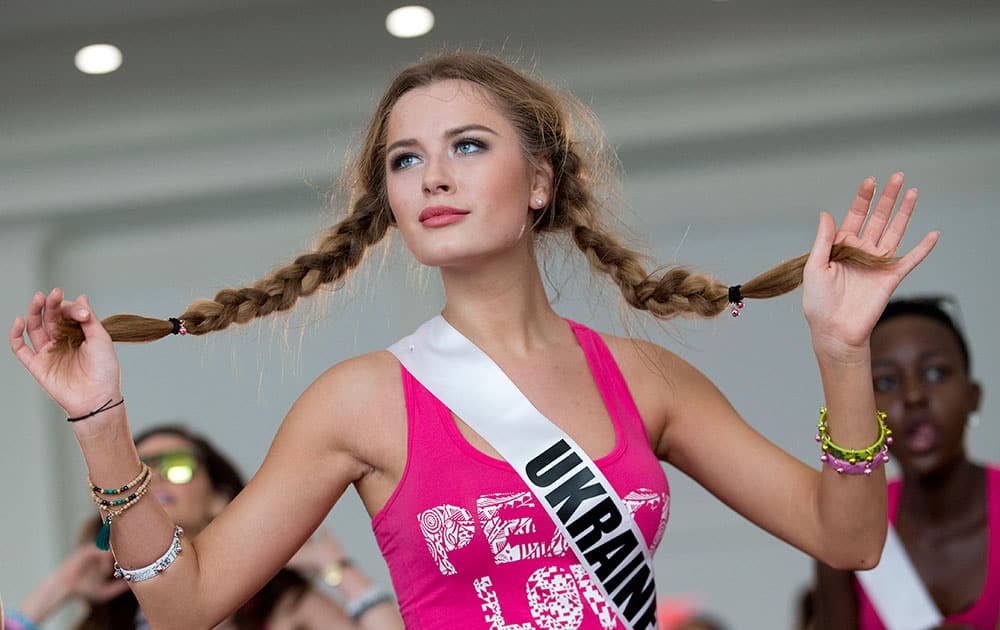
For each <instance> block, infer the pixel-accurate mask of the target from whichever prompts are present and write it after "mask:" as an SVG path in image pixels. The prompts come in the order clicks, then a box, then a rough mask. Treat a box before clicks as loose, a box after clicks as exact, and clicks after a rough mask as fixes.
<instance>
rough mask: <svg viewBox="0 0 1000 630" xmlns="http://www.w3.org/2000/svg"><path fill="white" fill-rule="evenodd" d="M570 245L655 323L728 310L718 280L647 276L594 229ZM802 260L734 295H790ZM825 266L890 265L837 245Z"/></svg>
mask: <svg viewBox="0 0 1000 630" xmlns="http://www.w3.org/2000/svg"><path fill="white" fill-rule="evenodd" d="M573 240H574V242H575V243H576V245H577V247H579V248H580V250H581V251H583V252H584V253H585V254H586V256H587V258H588V260H589V261H590V264H591V266H592V267H593V268H594V269H596V270H597V271H600V272H603V273H606V274H608V275H609V276H610V277H611V279H612V280H613V281H614V282H615V284H616V285H617V286H618V288H619V289H620V291H621V293H622V296H623V297H624V299H625V301H626V302H627V303H628V304H629V305H630V306H632V307H633V308H635V309H638V310H642V311H648V312H649V313H650V314H652V315H653V316H654V317H657V318H659V319H670V318H672V317H677V316H679V315H680V316H684V315H695V316H699V317H706V318H707V317H715V316H716V315H719V314H720V313H722V312H723V311H725V310H726V309H727V307H728V306H729V287H728V286H727V285H725V284H723V283H722V282H720V281H719V280H716V279H715V278H713V277H711V276H709V275H706V274H702V273H697V272H693V271H690V270H688V269H685V268H683V267H671V268H669V269H667V270H665V271H663V272H661V273H654V274H651V273H649V272H647V271H646V269H645V268H644V267H643V265H642V262H641V258H640V256H639V255H638V254H637V253H635V252H634V251H632V250H630V249H628V248H627V247H625V246H623V245H621V244H620V243H619V242H618V241H617V240H616V239H615V238H614V237H612V236H610V235H609V234H607V233H606V232H605V231H603V230H601V229H600V228H597V227H588V226H586V225H580V224H577V225H576V226H575V227H574V228H573ZM808 257H809V256H808V254H803V255H801V256H799V257H797V258H793V259H791V260H786V261H785V262H783V263H781V264H779V265H777V266H775V267H773V268H771V269H769V270H767V271H765V272H764V273H762V274H760V275H758V276H756V277H755V278H753V279H751V280H749V281H747V282H745V283H744V284H742V285H740V293H741V294H742V295H743V297H744V298H746V299H764V298H771V297H776V296H779V295H784V294H785V293H789V292H791V291H793V290H795V289H796V288H797V287H798V286H799V285H801V284H802V271H803V269H804V268H805V264H806V260H807V259H808ZM830 260H831V261H833V262H842V263H845V264H850V265H857V266H859V267H864V268H872V269H881V268H885V267H887V266H889V265H891V264H892V263H893V261H894V260H895V259H894V258H892V257H889V256H876V255H874V254H869V253H868V252H865V251H862V250H860V249H857V248H855V247H849V246H846V245H840V244H838V245H834V246H833V249H832V250H831V252H830Z"/></svg>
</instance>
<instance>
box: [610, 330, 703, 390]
mask: <svg viewBox="0 0 1000 630" xmlns="http://www.w3.org/2000/svg"><path fill="white" fill-rule="evenodd" d="M601 338H602V339H604V343H605V344H607V346H608V349H609V350H611V354H612V355H613V356H614V358H615V362H616V363H617V364H618V367H619V369H620V370H621V371H622V375H623V376H624V377H625V380H626V382H627V383H628V385H629V388H630V389H633V388H642V387H652V388H654V389H656V390H657V391H660V392H661V394H660V395H663V390H664V388H666V389H667V390H675V389H677V387H678V386H680V385H685V386H687V385H691V384H692V381H697V380H699V379H705V376H704V375H703V374H702V373H701V372H699V371H698V370H697V369H696V368H695V367H694V366H692V365H691V364H690V363H688V362H687V361H685V360H684V359H683V358H681V357H680V356H679V355H678V354H676V353H674V352H671V351H670V350H667V349H666V348H664V347H663V346H660V345H658V344H655V343H653V342H651V341H646V340H645V339H637V338H635V337H619V336H616V335H610V334H606V333H601ZM706 380H707V379H706Z"/></svg>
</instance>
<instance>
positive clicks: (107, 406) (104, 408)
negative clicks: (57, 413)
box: [66, 396, 125, 422]
mask: <svg viewBox="0 0 1000 630" xmlns="http://www.w3.org/2000/svg"><path fill="white" fill-rule="evenodd" d="M124 402H125V397H124V396H123V397H122V399H121V400H119V401H118V402H116V403H115V404H113V405H112V404H111V399H110V398H109V399H108V402H106V403H104V404H103V405H101V406H100V407H98V408H97V409H95V410H93V411H91V412H90V413H88V414H86V415H83V416H77V417H76V418H66V422H79V421H80V420H86V419H87V418H90V417H91V416H96V415H97V414H99V413H101V412H102V411H107V410H108V409H114V408H115V407H117V406H118V405H121V404H122V403H124Z"/></svg>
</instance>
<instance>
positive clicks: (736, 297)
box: [729, 284, 743, 317]
mask: <svg viewBox="0 0 1000 630" xmlns="http://www.w3.org/2000/svg"><path fill="white" fill-rule="evenodd" d="M741 286H743V285H740V284H734V285H733V286H731V287H729V303H730V304H732V305H733V310H731V311H729V314H730V315H732V316H733V317H739V316H740V310H741V309H742V308H743V294H742V293H740V287H741Z"/></svg>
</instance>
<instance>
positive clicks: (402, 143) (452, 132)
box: [385, 124, 500, 155]
mask: <svg viewBox="0 0 1000 630" xmlns="http://www.w3.org/2000/svg"><path fill="white" fill-rule="evenodd" d="M468 131H485V132H487V133H491V134H493V135H494V136H499V135H500V134H498V133H497V132H495V131H493V130H492V129H490V128H489V127H487V126H486V125H477V124H472V125H462V126H461V127H455V128H454V129H449V130H448V131H446V132H444V137H445V138H454V137H455V136H460V135H462V134H463V133H466V132H468ZM415 144H418V143H417V141H416V140H415V139H413V138H407V139H405V140H396V141H395V142H393V143H392V144H390V145H389V146H388V147H386V149H385V152H386V154H387V155H388V154H389V153H392V152H393V151H394V150H395V149H398V148H400V147H412V146H414V145H415Z"/></svg>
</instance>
